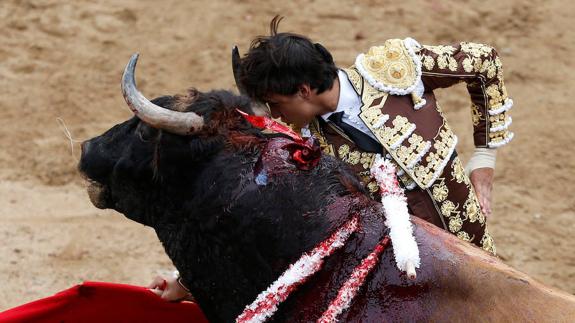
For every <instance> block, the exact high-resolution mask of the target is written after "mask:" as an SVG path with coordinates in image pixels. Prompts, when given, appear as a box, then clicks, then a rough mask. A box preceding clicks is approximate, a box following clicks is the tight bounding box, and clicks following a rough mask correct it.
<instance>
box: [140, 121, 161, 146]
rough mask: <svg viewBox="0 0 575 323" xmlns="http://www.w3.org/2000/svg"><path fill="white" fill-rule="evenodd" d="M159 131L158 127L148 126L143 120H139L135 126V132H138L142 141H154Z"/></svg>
mask: <svg viewBox="0 0 575 323" xmlns="http://www.w3.org/2000/svg"><path fill="white" fill-rule="evenodd" d="M159 133H160V131H159V130H158V129H156V128H153V127H150V126H149V125H147V124H145V123H144V122H140V123H139V124H138V127H137V128H136V134H138V136H139V137H140V140H142V141H144V142H149V141H155V139H156V138H158V135H159Z"/></svg>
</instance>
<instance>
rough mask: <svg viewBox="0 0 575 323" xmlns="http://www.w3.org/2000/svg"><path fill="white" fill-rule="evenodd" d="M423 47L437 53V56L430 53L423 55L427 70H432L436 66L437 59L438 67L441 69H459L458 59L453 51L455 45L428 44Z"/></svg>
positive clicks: (453, 70)
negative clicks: (434, 56)
mask: <svg viewBox="0 0 575 323" xmlns="http://www.w3.org/2000/svg"><path fill="white" fill-rule="evenodd" d="M423 48H425V49H427V50H429V51H431V52H433V53H434V54H437V58H435V60H434V58H433V57H432V56H428V55H422V59H423V66H424V67H425V68H426V69H427V70H429V71H430V70H432V69H433V67H434V66H435V61H437V67H439V68H441V69H449V70H450V71H452V72H455V71H457V61H456V60H455V58H454V57H453V53H454V52H455V50H456V49H455V47H453V46H449V45H448V46H444V45H439V46H427V45H424V46H423Z"/></svg>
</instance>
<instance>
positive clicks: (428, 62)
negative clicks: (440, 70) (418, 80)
mask: <svg viewBox="0 0 575 323" xmlns="http://www.w3.org/2000/svg"><path fill="white" fill-rule="evenodd" d="M423 66H424V67H425V68H426V69H427V70H428V71H431V70H432V69H433V67H434V66H435V60H434V59H433V57H431V56H427V55H423Z"/></svg>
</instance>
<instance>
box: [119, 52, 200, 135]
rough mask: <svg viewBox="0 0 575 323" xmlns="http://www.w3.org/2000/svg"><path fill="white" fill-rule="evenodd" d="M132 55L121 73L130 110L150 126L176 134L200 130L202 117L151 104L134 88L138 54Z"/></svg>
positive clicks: (123, 90)
mask: <svg viewBox="0 0 575 323" xmlns="http://www.w3.org/2000/svg"><path fill="white" fill-rule="evenodd" d="M139 55H140V54H138V53H136V54H134V55H132V57H131V58H130V61H129V62H128V65H126V69H125V70H124V75H122V94H123V95H124V100H126V103H127V104H128V106H129V107H130V110H132V112H134V114H135V115H136V116H137V117H138V118H140V119H141V120H142V121H144V122H145V123H147V124H149V125H150V126H152V127H154V128H157V129H162V130H166V131H168V132H171V133H175V134H178V135H191V134H193V133H194V132H196V131H198V130H200V129H201V128H202V126H203V125H204V119H203V118H202V117H201V116H199V115H197V114H195V113H193V112H179V111H172V110H168V109H164V108H162V107H160V106H158V105H155V104H153V103H152V102H150V100H148V99H146V97H145V96H144V95H143V94H142V93H140V91H138V89H137V88H136V80H135V70H136V63H137V62H138V56H139Z"/></svg>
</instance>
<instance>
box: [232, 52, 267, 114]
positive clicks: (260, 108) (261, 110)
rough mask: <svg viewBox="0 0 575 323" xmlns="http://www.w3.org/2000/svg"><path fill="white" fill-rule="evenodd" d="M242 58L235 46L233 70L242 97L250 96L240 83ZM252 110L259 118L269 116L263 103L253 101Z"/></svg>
mask: <svg viewBox="0 0 575 323" xmlns="http://www.w3.org/2000/svg"><path fill="white" fill-rule="evenodd" d="M240 61H241V58H240V51H239V50H238V46H234V47H233V48H232V70H233V72H234V80H235V81H236V86H237V87H238V91H240V94H241V95H245V96H248V94H247V93H246V89H245V88H244V87H243V86H242V84H241V82H240V72H241V71H240V70H241V62H240ZM252 110H253V111H254V113H255V115H258V116H269V115H270V112H269V108H268V107H267V105H265V104H264V103H263V102H261V101H258V100H252Z"/></svg>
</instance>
